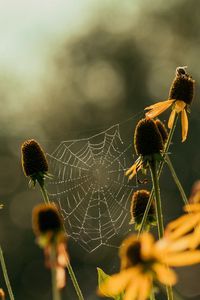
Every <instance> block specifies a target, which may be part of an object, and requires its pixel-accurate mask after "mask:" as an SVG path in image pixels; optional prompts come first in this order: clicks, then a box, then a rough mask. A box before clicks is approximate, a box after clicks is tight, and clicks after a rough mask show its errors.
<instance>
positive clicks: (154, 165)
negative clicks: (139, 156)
mask: <svg viewBox="0 0 200 300" xmlns="http://www.w3.org/2000/svg"><path fill="white" fill-rule="evenodd" d="M149 165H150V170H151V178H152V182H153V189H154V194H155V205H156V219H157V226H158V236H159V239H161V238H162V237H163V234H164V225H163V215H162V207H161V198H160V187H159V182H158V175H157V161H156V160H152V161H151V162H150V163H149Z"/></svg>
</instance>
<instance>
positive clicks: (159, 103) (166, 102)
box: [145, 100, 174, 110]
mask: <svg viewBox="0 0 200 300" xmlns="http://www.w3.org/2000/svg"><path fill="white" fill-rule="evenodd" d="M173 102H174V100H165V101H160V102H157V103H155V104H152V105H150V106H147V107H145V110H147V109H152V108H158V107H162V106H163V103H164V104H165V105H166V104H169V106H170V105H171V104H172V103H173Z"/></svg>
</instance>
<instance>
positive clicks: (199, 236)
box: [189, 225, 200, 249]
mask: <svg viewBox="0 0 200 300" xmlns="http://www.w3.org/2000/svg"><path fill="white" fill-rule="evenodd" d="M190 237H191V239H190V243H189V248H190V249H195V248H197V247H198V246H199V244H200V225H199V226H197V227H196V228H195V231H194V233H193V234H190Z"/></svg>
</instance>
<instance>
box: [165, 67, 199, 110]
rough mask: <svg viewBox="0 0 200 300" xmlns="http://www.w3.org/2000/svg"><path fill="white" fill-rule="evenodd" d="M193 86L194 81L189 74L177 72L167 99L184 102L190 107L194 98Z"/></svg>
mask: <svg viewBox="0 0 200 300" xmlns="http://www.w3.org/2000/svg"><path fill="white" fill-rule="evenodd" d="M194 84H195V81H194V80H193V79H192V77H191V76H190V75H189V74H187V73H186V74H182V73H180V72H177V74H176V77H175V79H174V81H173V82H172V85H171V88H170V91H169V99H175V100H180V101H184V102H185V103H186V104H188V105H191V103H192V100H193V96H194Z"/></svg>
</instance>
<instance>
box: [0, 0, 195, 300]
mask: <svg viewBox="0 0 200 300" xmlns="http://www.w3.org/2000/svg"><path fill="white" fill-rule="evenodd" d="M199 11H200V2H199V1H195V0H190V1H187V0H176V1H172V0H169V1H161V0H155V1H148V0H143V1H139V0H132V1H131V0H124V1H119V0H115V1H114V0H110V1H106V0H102V1H97V0H76V1H72V0H67V1H66V0H48V1H47V0H43V1H39V0H35V1H31V0H26V1H25V0H16V1H12V0H6V1H5V0H1V2H0V37H1V42H0V103H1V109H0V141H1V148H0V154H1V155H0V166H1V171H0V194H1V197H0V201H1V203H3V204H4V209H3V210H1V211H0V215H1V216H0V241H1V246H2V248H3V250H4V254H5V259H6V263H7V267H8V272H9V276H10V280H11V283H12V286H13V290H14V293H15V298H16V299H17V300H27V299H29V300H34V299H37V300H46V299H51V289H50V274H49V271H48V270H46V269H45V268H44V259H43V253H42V251H41V250H40V249H39V248H38V246H37V245H36V244H35V238H34V235H33V233H32V229H31V212H32V208H33V207H34V206H35V205H36V204H37V203H40V202H41V201H42V199H41V195H40V192H39V189H38V188H37V187H36V189H35V190H30V189H29V188H28V179H27V178H25V177H24V174H23V172H22V168H21V161H20V156H21V155H20V147H21V144H22V142H23V141H24V140H26V139H30V138H34V139H36V140H37V141H38V142H39V143H40V144H41V145H42V146H43V148H44V149H45V151H46V152H48V153H52V151H54V149H56V147H57V146H58V145H59V144H60V142H61V141H64V140H71V139H81V138H88V137H90V136H92V135H94V134H98V133H100V132H101V131H104V130H106V129H107V128H109V127H110V126H112V125H114V124H120V133H121V136H122V138H123V140H124V141H125V143H131V142H132V140H133V132H134V128H135V125H136V123H137V121H138V120H139V118H140V117H141V116H142V115H141V112H142V110H143V109H144V107H146V106H148V105H150V104H153V103H155V102H157V101H160V100H165V99H167V97H168V91H169V87H170V84H171V82H172V80H173V78H174V74H175V69H176V67H177V66H185V65H186V66H188V72H189V73H190V74H192V76H193V78H194V79H195V80H196V91H195V99H194V103H193V105H192V109H191V114H190V115H189V135H188V139H187V141H186V142H185V143H184V144H182V143H181V128H180V124H178V126H177V130H176V132H175V136H174V139H173V145H172V147H171V159H172V161H173V163H174V167H175V169H176V171H177V174H178V175H179V176H180V180H181V182H182V183H183V185H184V187H185V191H186V194H187V195H189V194H190V190H191V187H192V184H193V183H194V181H195V180H197V179H199V176H200V171H199V169H200V160H199V147H200V139H199V126H200V125H199V124H200V118H199V114H200V104H199V102H198V95H199V94H200V90H199V89H200V88H199V82H200V72H199V70H198V68H200V60H199V49H200V32H199V29H200V18H199ZM168 115H169V111H168V112H166V114H164V115H163V117H162V120H164V121H167V118H168ZM130 161H131V157H130ZM133 191H134V188H133ZM161 192H162V198H163V209H164V215H165V222H168V221H169V220H171V219H173V218H175V217H177V216H178V215H180V214H181V211H182V210H181V209H182V202H181V199H180V196H179V193H178V191H177V189H176V187H175V185H174V183H173V180H172V179H171V177H170V173H169V171H168V170H167V168H165V172H164V174H163V176H162V178H161ZM127 222H129V220H127ZM69 252H70V256H71V263H72V265H73V268H74V271H75V273H76V275H77V278H78V280H79V282H80V286H81V288H82V291H83V294H84V295H85V299H87V300H95V299H99V298H98V297H97V296H96V286H97V275H96V267H97V266H99V267H101V268H103V269H104V270H105V271H106V272H107V273H110V274H111V273H114V272H117V271H118V268H119V261H118V256H117V249H115V250H113V248H109V247H102V248H101V249H99V250H98V251H96V252H95V251H94V252H93V253H92V254H88V253H87V252H85V251H84V250H83V249H82V248H81V247H80V246H79V245H78V244H77V243H75V242H74V241H73V240H71V239H70V240H69ZM178 272H179V278H180V280H179V283H178V284H177V286H176V291H177V293H178V294H179V295H180V296H181V297H182V299H192V300H197V299H199V295H200V287H199V276H200V267H199V266H195V267H188V268H181V269H180V270H179V271H178ZM0 285H1V286H2V287H5V284H4V280H3V276H2V275H1V282H0ZM7 298H8V297H7ZM63 299H74V300H75V299H77V298H76V295H75V293H74V290H73V287H72V284H71V282H70V279H68V285H67V288H66V289H65V290H64V291H63ZM158 299H159V298H158ZM160 299H163V298H162V295H160Z"/></svg>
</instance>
